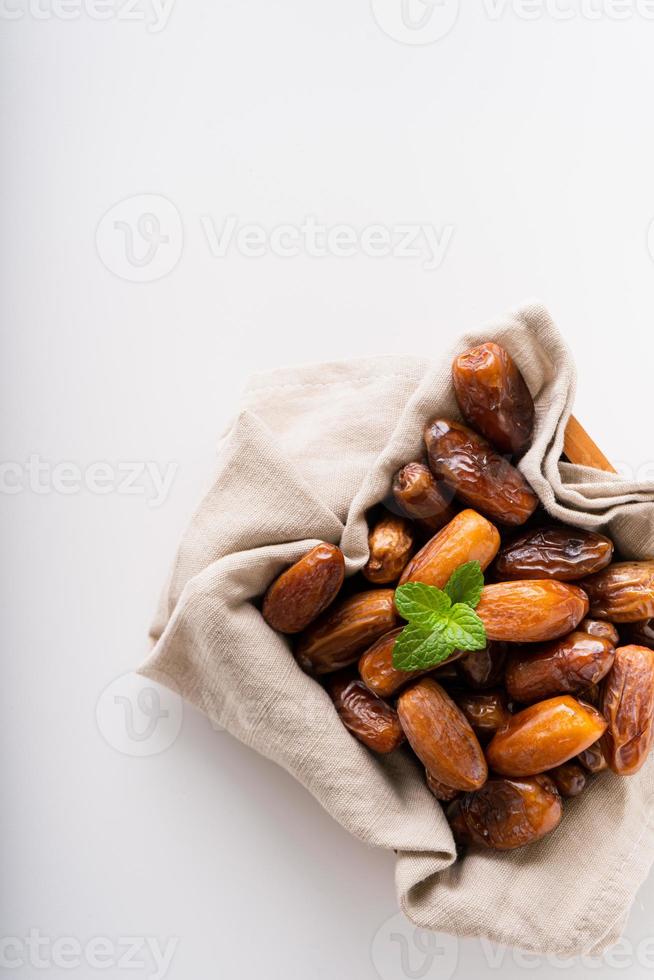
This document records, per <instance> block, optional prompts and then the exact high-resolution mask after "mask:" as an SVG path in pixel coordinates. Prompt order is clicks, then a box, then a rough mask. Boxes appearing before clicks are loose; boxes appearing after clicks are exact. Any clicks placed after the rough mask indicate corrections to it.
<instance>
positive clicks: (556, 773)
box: [547, 762, 588, 799]
mask: <svg viewBox="0 0 654 980" xmlns="http://www.w3.org/2000/svg"><path fill="white" fill-rule="evenodd" d="M547 775H548V776H550V777H551V778H552V779H553V780H554V782H555V783H556V788H557V789H558V791H559V793H560V794H561V796H563V797H565V798H566V799H572V798H573V797H575V796H579V795H580V794H581V793H583V791H584V790H585V789H586V784H587V782H588V776H587V775H586V773H585V772H584V770H583V769H582V767H581V766H579V765H577V763H576V762H564V763H563V765H562V766H557V768H556V769H552V771H551V772H548V774H547Z"/></svg>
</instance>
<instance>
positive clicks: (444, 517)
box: [393, 463, 455, 534]
mask: <svg viewBox="0 0 654 980" xmlns="http://www.w3.org/2000/svg"><path fill="white" fill-rule="evenodd" d="M393 497H394V499H395V503H396V504H397V505H398V507H399V508H400V510H402V512H403V513H404V514H406V516H407V517H410V518H411V519H412V520H414V521H417V522H418V524H419V525H420V527H422V528H423V530H426V531H430V532H431V533H432V534H435V533H436V531H440V529H441V528H442V527H444V526H445V525H446V524H447V523H449V521H451V520H452V518H453V517H454V515H455V510H454V507H453V506H452V503H451V501H452V497H453V493H452V491H451V490H450V489H449V487H447V486H446V485H445V484H444V483H441V484H438V483H437V482H436V480H435V479H434V476H433V473H432V472H431V470H430V469H429V467H428V466H425V464H424V463H407V464H406V466H403V467H402V469H401V470H399V472H398V473H396V474H395V477H394V479H393Z"/></svg>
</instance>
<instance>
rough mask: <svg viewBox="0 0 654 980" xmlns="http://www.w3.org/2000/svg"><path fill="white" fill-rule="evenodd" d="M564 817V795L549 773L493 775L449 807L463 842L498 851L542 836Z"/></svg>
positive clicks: (452, 821)
mask: <svg viewBox="0 0 654 980" xmlns="http://www.w3.org/2000/svg"><path fill="white" fill-rule="evenodd" d="M562 817H563V804H562V802H561V797H560V795H559V793H558V790H557V788H556V785H555V784H554V782H553V781H552V780H551V779H550V778H549V777H548V776H535V777H532V778H531V779H497V778H495V777H492V778H491V779H489V780H488V782H487V783H486V785H485V786H482V788H481V789H480V790H478V791H477V792H476V793H466V795H465V796H463V797H462V798H461V799H460V800H456V801H455V803H454V804H452V806H451V808H450V809H449V810H448V819H449V820H450V824H451V826H452V831H453V833H454V835H455V837H456V838H457V839H458V840H459V841H460V842H462V843H471V844H476V845H478V846H479V847H485V848H491V849H493V850H496V851H511V850H514V849H515V848H517V847H524V846H525V845H526V844H533V843H534V842H535V841H537V840H541V838H543V837H545V836H546V835H547V834H549V833H551V832H552V831H553V830H555V829H556V828H557V827H558V825H559V824H560V822H561V818H562Z"/></svg>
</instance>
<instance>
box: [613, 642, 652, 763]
mask: <svg viewBox="0 0 654 980" xmlns="http://www.w3.org/2000/svg"><path fill="white" fill-rule="evenodd" d="M602 713H603V714H604V716H605V718H606V719H607V720H608V728H607V731H606V735H605V736H604V738H603V739H602V748H603V751H604V754H605V756H606V760H607V762H608V764H609V767H610V768H611V769H612V770H613V772H615V773H617V774H618V775H619V776H631V775H633V773H635V772H638V770H639V769H641V768H642V766H643V765H644V763H645V760H646V759H647V756H648V755H649V753H650V750H651V748H652V742H653V741H654V651H653V650H650V649H649V647H638V646H633V645H632V646H626V647H618V649H617V650H616V654H615V663H614V664H613V669H612V671H611V673H610V674H609V675H608V677H607V678H606V680H605V681H604V685H603V688H602Z"/></svg>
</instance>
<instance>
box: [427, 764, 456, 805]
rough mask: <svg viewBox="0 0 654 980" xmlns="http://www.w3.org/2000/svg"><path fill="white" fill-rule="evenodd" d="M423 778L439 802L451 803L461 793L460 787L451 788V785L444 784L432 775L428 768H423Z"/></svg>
mask: <svg viewBox="0 0 654 980" xmlns="http://www.w3.org/2000/svg"><path fill="white" fill-rule="evenodd" d="M425 778H426V780H427V786H428V787H429V790H430V791H431V792H432V793H433V794H434V796H435V797H436V799H437V800H440V801H441V803H451V802H452V800H455V799H456V798H457V797H458V796H460V795H461V790H460V789H452V787H451V786H446V785H445V783H441V782H439V781H438V780H437V779H436V777H435V776H433V775H432V774H431V773H430V772H429V769H426V770H425Z"/></svg>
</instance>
